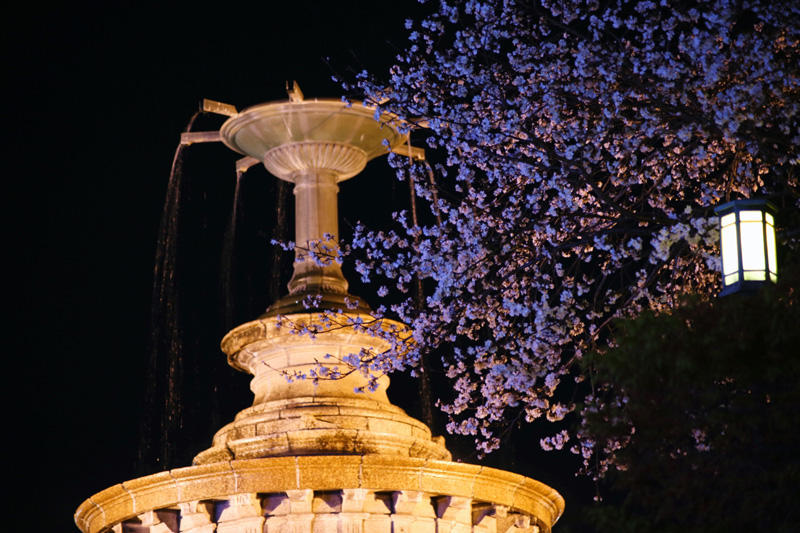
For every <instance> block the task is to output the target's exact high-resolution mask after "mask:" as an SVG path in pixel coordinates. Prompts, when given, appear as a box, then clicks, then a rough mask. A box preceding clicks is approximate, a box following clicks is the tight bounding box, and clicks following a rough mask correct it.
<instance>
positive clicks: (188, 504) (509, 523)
mask: <svg viewBox="0 0 800 533" xmlns="http://www.w3.org/2000/svg"><path fill="white" fill-rule="evenodd" d="M369 459H372V460H369ZM454 467H456V468H457V472H455V473H454V472H453V468H454ZM163 474H167V475H166V476H165V475H163ZM451 474H452V475H451ZM464 479H473V480H474V482H472V483H463V482H462V481H463V480H464ZM154 496H155V497H158V499H159V501H160V504H159V505H158V507H157V508H155V509H144V508H143V507H142V505H141V503H140V500H141V499H142V498H144V497H150V498H152V497H154ZM563 506H564V502H563V499H562V498H561V497H560V496H559V495H558V493H557V492H556V491H554V490H553V489H551V488H550V487H548V486H546V485H544V484H542V483H539V482H537V481H534V480H532V479H529V478H526V477H523V476H520V475H516V474H511V473H509V472H503V471H501V470H496V469H493V468H486V467H481V466H477V465H470V464H463V463H452V462H449V461H438V460H433V459H428V460H422V459H412V458H390V457H374V456H373V457H370V456H353V455H348V456H305V457H303V456H301V457H270V458H264V459H252V460H245V461H230V462H221V463H214V464H212V465H203V466H195V467H189V468H180V469H175V470H172V471H170V472H164V473H161V474H155V475H153V476H147V477H144V478H139V479H137V480H133V481H129V482H125V483H122V484H121V485H115V486H114V487H110V488H109V489H106V490H104V491H103V492H100V493H98V494H96V495H94V496H92V497H91V498H90V499H89V500H87V501H85V502H84V503H83V504H82V505H81V506H80V508H79V509H78V512H77V513H76V523H77V524H78V526H79V527H80V528H81V529H82V530H83V531H84V532H86V533H98V532H101V531H105V530H108V529H110V528H112V527H117V526H118V525H119V524H122V526H123V530H124V531H155V530H147V529H144V530H143V529H135V528H141V527H145V524H156V525H157V523H164V524H170V523H179V524H180V527H181V528H187V529H180V530H178V529H174V530H173V529H168V531H174V532H177V531H190V530H192V528H194V529H196V528H204V527H207V526H208V525H209V524H212V525H213V524H216V525H217V531H221V530H222V529H220V527H221V525H222V524H227V525H226V526H225V527H226V528H227V527H233V525H234V524H238V525H237V526H236V527H239V528H240V529H225V530H226V531H247V530H248V528H250V527H252V525H253V524H260V523H261V521H263V523H264V525H265V526H266V529H265V531H272V529H270V525H272V526H273V527H275V528H276V529H275V530H276V531H277V530H281V527H283V526H281V524H283V525H284V526H285V525H286V524H293V526H292V527H294V526H295V525H296V526H298V527H300V525H303V526H302V527H303V528H305V527H314V524H317V526H316V527H317V529H313V530H309V531H318V530H319V531H325V532H331V533H333V532H337V531H339V529H337V528H338V527H339V525H341V524H345V523H347V524H350V525H352V526H353V527H355V528H356V529H355V530H358V531H379V530H384V529H385V530H386V531H387V533H388V531H389V530H391V528H392V527H394V528H395V529H394V531H397V528H399V529H400V530H405V531H430V532H432V533H433V532H438V531H473V528H475V529H474V531H480V532H483V531H488V532H494V533H498V532H502V533H508V532H509V531H510V532H511V533H516V532H517V531H518V530H519V532H520V533H521V532H523V531H524V532H531V531H536V528H538V530H539V531H549V530H550V527H551V526H552V524H553V523H554V521H555V520H556V519H557V518H558V516H560V514H561V512H562V511H563ZM158 517H161V518H158ZM167 519H169V520H173V519H174V520H173V522H169V520H167ZM205 520H208V522H205ZM323 526H325V527H323ZM147 527H150V526H147ZM167 527H171V526H167ZM328 527H331V528H332V529H328ZM125 528H129V529H125ZM319 528H322V529H319ZM373 528H374V529H373ZM382 528H383V529H382ZM386 528H389V529H386ZM304 530H306V529H304ZM258 531H262V530H261V529H258Z"/></svg>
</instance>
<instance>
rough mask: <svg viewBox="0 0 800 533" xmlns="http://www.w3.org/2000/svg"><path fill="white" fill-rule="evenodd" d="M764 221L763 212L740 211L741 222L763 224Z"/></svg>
mask: <svg viewBox="0 0 800 533" xmlns="http://www.w3.org/2000/svg"><path fill="white" fill-rule="evenodd" d="M763 219H764V216H763V213H762V212H761V211H753V210H750V211H739V220H740V221H741V222H761V221H762V220H763Z"/></svg>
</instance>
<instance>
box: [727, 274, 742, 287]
mask: <svg viewBox="0 0 800 533" xmlns="http://www.w3.org/2000/svg"><path fill="white" fill-rule="evenodd" d="M724 279H725V285H732V284H734V283H736V282H737V281H739V273H738V272H734V273H733V274H728V275H727V276H725V278H724Z"/></svg>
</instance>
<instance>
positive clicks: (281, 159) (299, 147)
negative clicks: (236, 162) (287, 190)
mask: <svg viewBox="0 0 800 533" xmlns="http://www.w3.org/2000/svg"><path fill="white" fill-rule="evenodd" d="M263 161H264V166H265V167H267V170H269V171H270V173H271V174H272V175H273V176H276V177H278V178H281V179H283V180H286V181H291V182H295V183H297V176H298V175H299V174H303V173H307V172H308V171H310V170H322V171H328V172H333V173H335V174H336V178H335V181H344V180H346V179H348V178H352V177H353V176H355V175H356V174H358V173H359V172H361V171H362V170H364V167H365V166H366V165H367V153H366V152H365V151H364V150H362V149H360V148H357V147H355V146H351V145H349V144H345V143H337V142H316V141H305V142H294V143H291V144H285V145H282V146H278V147H276V148H273V149H271V150H270V151H268V152H267V153H265V154H264V158H263Z"/></svg>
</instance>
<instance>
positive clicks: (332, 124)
mask: <svg viewBox="0 0 800 533" xmlns="http://www.w3.org/2000/svg"><path fill="white" fill-rule="evenodd" d="M378 119H380V121H379V120H378ZM220 135H221V137H222V142H223V143H225V144H226V145H227V146H228V147H229V148H231V149H232V150H235V151H236V152H239V153H241V154H245V155H249V156H250V157H254V158H256V159H258V160H260V161H262V162H263V163H264V166H266V167H267V170H269V171H270V172H271V173H272V174H274V175H275V176H277V177H279V178H281V179H283V180H286V181H295V176H296V175H297V174H298V173H302V172H306V171H309V170H329V171H332V172H335V173H336V174H337V177H336V179H337V181H343V180H346V179H348V178H351V177H353V176H355V175H356V174H358V173H359V172H361V170H362V169H363V168H364V166H365V165H366V164H367V162H368V161H369V160H371V159H373V158H375V157H377V156H379V155H382V154H385V153H387V152H388V151H389V150H390V149H391V148H394V147H396V146H399V145H400V144H402V143H403V141H404V137H403V135H402V134H400V133H399V132H398V131H397V129H396V124H394V123H393V120H392V118H391V117H390V116H388V115H381V116H379V117H376V116H375V109H374V108H370V107H366V106H364V105H363V104H362V103H360V102H354V103H353V104H352V105H349V104H347V103H345V102H342V101H341V100H326V99H323V100H304V101H301V102H286V101H283V102H272V103H266V104H260V105H257V106H253V107H250V108H248V109H245V110H244V111H242V112H241V113H239V114H237V115H235V116H233V117H231V118H229V119H228V120H227V121H225V123H224V124H223V125H222V128H221V129H220Z"/></svg>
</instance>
